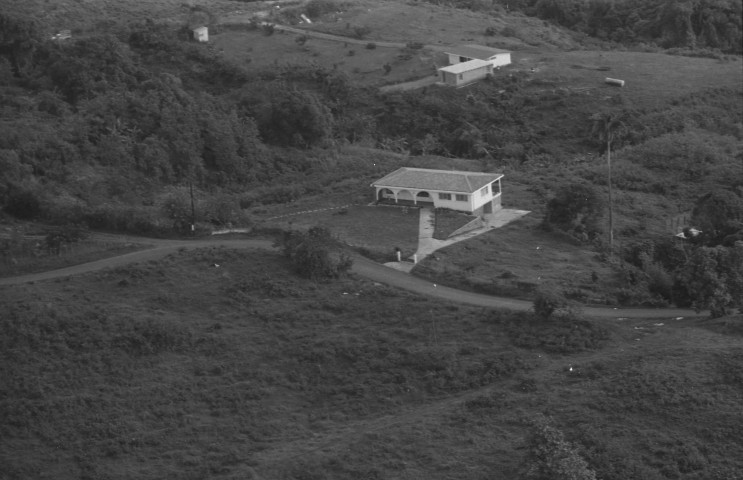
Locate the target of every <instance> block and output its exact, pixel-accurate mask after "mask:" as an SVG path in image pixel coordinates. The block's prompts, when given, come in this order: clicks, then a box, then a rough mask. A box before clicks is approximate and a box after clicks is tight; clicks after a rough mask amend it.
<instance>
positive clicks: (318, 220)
mask: <svg viewBox="0 0 743 480" xmlns="http://www.w3.org/2000/svg"><path fill="white" fill-rule="evenodd" d="M418 223H419V214H418V209H415V208H409V209H407V210H403V209H402V208H398V207H389V206H366V205H352V206H350V207H348V208H344V209H332V210H321V211H314V212H308V213H302V214H298V215H292V216H289V217H284V218H280V219H276V220H272V221H270V222H266V225H272V226H273V225H275V226H280V227H282V228H299V229H306V228H310V227H312V226H324V227H327V228H328V229H330V231H331V232H333V233H335V234H336V235H338V236H339V237H340V238H341V240H343V241H344V242H346V243H348V244H350V245H352V246H354V247H360V248H363V249H366V250H368V251H370V252H371V253H373V254H374V256H375V257H380V260H382V259H385V258H386V257H385V256H387V257H388V258H386V260H387V261H392V260H394V251H395V247H398V248H400V250H401V251H402V255H403V257H407V256H411V255H413V253H415V251H416V250H417V249H418Z"/></svg>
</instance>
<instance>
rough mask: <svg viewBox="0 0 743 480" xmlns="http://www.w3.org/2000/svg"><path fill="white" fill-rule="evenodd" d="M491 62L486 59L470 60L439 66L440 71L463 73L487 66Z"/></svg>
mask: <svg viewBox="0 0 743 480" xmlns="http://www.w3.org/2000/svg"><path fill="white" fill-rule="evenodd" d="M488 65H490V62H488V61H485V60H477V59H475V60H470V61H468V62H461V63H455V64H454V65H448V66H446V67H441V68H439V71H442V72H449V73H463V72H469V71H470V70H475V69H476V68H482V67H487V66H488Z"/></svg>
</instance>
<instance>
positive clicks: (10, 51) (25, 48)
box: [0, 14, 41, 77]
mask: <svg viewBox="0 0 743 480" xmlns="http://www.w3.org/2000/svg"><path fill="white" fill-rule="evenodd" d="M40 41H41V34H40V33H39V28H38V26H37V24H36V22H34V21H33V20H25V19H21V18H15V17H11V16H9V15H5V14H0V55H6V56H7V57H8V60H9V61H10V65H11V69H12V70H13V75H15V76H16V77H21V76H22V75H23V71H24V70H25V68H26V66H27V64H28V63H30V59H31V57H32V56H33V53H34V50H35V49H36V47H37V46H38V45H39V43H40Z"/></svg>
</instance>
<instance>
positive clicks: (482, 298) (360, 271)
mask: <svg viewBox="0 0 743 480" xmlns="http://www.w3.org/2000/svg"><path fill="white" fill-rule="evenodd" d="M122 238H125V239H126V240H127V241H131V242H136V243H141V244H149V245H151V247H150V248H148V249H146V250H140V251H137V252H131V253H127V254H124V255H119V256H116V257H110V258H105V259H102V260H97V261H95V262H89V263H84V264H81V265H75V266H72V267H67V268H61V269H58V270H51V271H48V272H41V273H33V274H29V275H21V276H17V277H7V278H0V286H7V285H19V284H23V283H28V282H40V281H45V280H52V279H55V278H61V277H69V276H73V275H80V274H83V273H88V272H94V271H97V270H102V269H104V268H111V267H120V266H122V265H127V264H130V263H135V262H146V261H150V260H157V259H160V258H163V257H165V256H166V255H168V254H171V253H174V252H177V251H179V250H181V249H194V248H206V247H226V248H239V249H254V250H255V249H257V250H269V251H273V250H275V249H274V247H273V242H271V241H270V240H255V239H204V240H163V239H148V238H137V237H122ZM351 271H352V272H353V273H355V274H356V275H359V276H361V277H364V278H366V279H368V280H371V281H374V282H379V283H383V284H386V285H389V286H392V287H397V288H401V289H403V290H407V291H410V292H414V293H419V294H421V295H427V296H429V297H435V298H439V299H442V300H450V301H452V302H456V303H464V304H467V305H474V306H480V307H487V308H505V309H510V310H520V311H524V310H529V309H531V306H532V304H531V302H529V301H525V300H518V299H514V298H505V297H494V296H490V295H483V294H479V293H473V292H467V291H464V290H457V289H455V288H450V287H445V286H442V285H436V284H433V283H431V282H429V281H428V280H424V279H421V278H418V277H414V276H412V275H410V274H407V273H404V272H400V271H397V270H394V269H392V268H388V267H385V266H384V265H380V264H378V263H376V262H373V261H371V260H369V259H367V258H364V257H361V256H358V255H357V256H355V257H354V264H353V267H352V269H351ZM583 311H584V312H585V314H586V315H587V316H589V317H599V318H613V319H624V318H656V319H671V318H676V317H687V318H688V317H701V316H706V315H707V313H706V312H700V313H696V312H694V311H693V310H687V309H680V308H662V309H650V308H611V307H585V308H584V309H583Z"/></svg>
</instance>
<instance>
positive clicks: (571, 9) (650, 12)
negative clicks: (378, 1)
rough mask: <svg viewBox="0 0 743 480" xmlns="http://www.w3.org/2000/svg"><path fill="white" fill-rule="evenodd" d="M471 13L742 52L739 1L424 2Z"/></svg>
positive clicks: (633, 41)
mask: <svg viewBox="0 0 743 480" xmlns="http://www.w3.org/2000/svg"><path fill="white" fill-rule="evenodd" d="M428 1H430V2H431V3H436V4H449V5H454V6H457V7H460V8H469V9H472V10H476V11H501V12H502V11H504V10H505V9H508V10H509V11H510V10H520V11H522V12H524V13H526V14H527V15H533V16H536V17H539V18H542V19H544V20H548V21H551V22H554V23H556V24H558V25H561V26H563V27H567V28H569V29H571V30H574V31H576V32H580V33H583V34H585V35H590V36H592V37H595V38H597V39H600V40H606V41H611V42H614V43H617V44H624V45H628V46H632V45H637V44H655V45H658V46H660V47H662V48H681V49H696V48H706V49H714V50H719V51H722V52H729V53H738V54H739V53H741V52H742V51H743V50H741V49H743V20H741V18H742V16H743V7H742V6H741V2H740V1H738V0H651V1H648V0H619V1H617V0H428Z"/></svg>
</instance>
